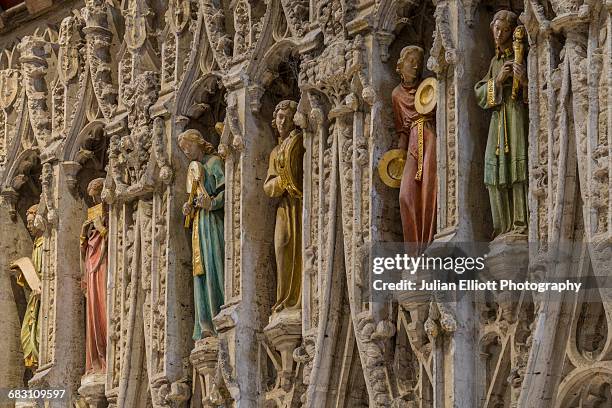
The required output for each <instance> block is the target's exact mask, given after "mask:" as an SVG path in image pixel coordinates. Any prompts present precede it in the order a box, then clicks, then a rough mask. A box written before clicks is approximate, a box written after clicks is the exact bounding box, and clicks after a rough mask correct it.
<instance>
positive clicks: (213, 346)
mask: <svg viewBox="0 0 612 408" xmlns="http://www.w3.org/2000/svg"><path fill="white" fill-rule="evenodd" d="M218 359H219V339H218V338H217V337H206V338H204V339H202V340H198V341H197V342H196V344H195V347H194V349H193V351H192V352H191V355H190V357H189V360H190V361H191V364H192V365H193V370H194V373H193V381H194V384H193V390H194V393H193V396H192V401H201V403H202V405H203V406H205V407H208V406H211V407H213V406H216V405H215V404H217V405H218V404H220V403H223V398H222V396H221V393H220V391H219V384H218V378H217V370H218Z"/></svg>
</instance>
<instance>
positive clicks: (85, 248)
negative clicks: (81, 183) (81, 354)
mask: <svg viewBox="0 0 612 408" xmlns="http://www.w3.org/2000/svg"><path fill="white" fill-rule="evenodd" d="M103 187H104V179H103V178H97V179H94V180H92V181H91V182H90V183H89V185H88V186H87V194H88V195H89V196H90V197H91V198H92V199H93V201H94V203H96V204H95V205H94V206H93V207H91V208H89V209H88V210H87V220H86V221H85V222H84V223H83V226H82V228H81V271H82V276H83V277H82V281H81V288H82V289H83V292H84V294H85V297H86V304H87V308H86V333H85V334H86V335H85V372H86V374H92V373H102V372H104V371H105V370H106V331H107V325H106V271H107V265H108V248H107V244H106V243H107V232H108V230H107V228H106V223H107V218H106V211H105V208H104V203H102V199H101V195H102V188H103Z"/></svg>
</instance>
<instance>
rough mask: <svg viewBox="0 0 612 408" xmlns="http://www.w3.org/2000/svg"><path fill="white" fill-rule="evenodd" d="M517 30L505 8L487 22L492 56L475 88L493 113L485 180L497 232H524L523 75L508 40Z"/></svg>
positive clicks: (525, 216) (525, 207)
mask: <svg viewBox="0 0 612 408" xmlns="http://www.w3.org/2000/svg"><path fill="white" fill-rule="evenodd" d="M516 28H517V16H516V14H514V13H512V12H511V11H506V10H502V11H499V12H498V13H497V14H495V16H494V17H493V21H492V22H491V29H492V31H493V38H494V40H495V55H494V56H493V58H492V59H491V64H490V65H489V70H488V72H487V75H486V76H485V77H484V78H483V79H482V80H481V81H480V82H478V83H477V84H476V86H475V91H476V98H477V100H478V105H479V106H480V107H481V108H483V109H487V110H490V111H491V123H490V126H489V136H488V139H487V148H486V152H485V169H484V182H485V185H486V186H487V189H488V190H489V199H490V202H491V212H492V216H493V227H494V234H495V236H498V235H500V234H505V233H514V234H525V233H526V232H527V127H526V126H527V123H528V122H527V92H526V86H527V76H526V68H525V66H524V64H523V63H519V62H517V59H516V57H517V55H515V54H516V53H515V51H514V48H513V44H512V35H513V32H514V31H515V29H516ZM513 82H514V83H515V84H516V85H515V91H514V93H515V96H514V97H513ZM517 85H518V88H516V86H517Z"/></svg>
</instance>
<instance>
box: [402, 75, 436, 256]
mask: <svg viewBox="0 0 612 408" xmlns="http://www.w3.org/2000/svg"><path fill="white" fill-rule="evenodd" d="M416 90H417V87H409V86H405V85H403V84H400V85H398V86H396V87H395V89H394V90H393V93H392V94H391V100H392V101H393V112H394V113H395V130H396V132H397V134H398V137H399V139H400V148H406V147H407V150H408V152H407V155H406V164H405V166H404V172H403V174H402V181H401V184H400V194H399V202H400V215H401V219H402V228H403V231H404V242H410V243H417V244H418V246H419V248H422V247H423V246H426V245H427V244H429V243H430V242H431V241H433V238H434V234H435V233H436V211H437V208H436V200H437V198H436V194H437V193H436V190H437V183H438V182H437V175H436V172H437V169H436V131H435V124H434V118H433V113H432V114H429V115H426V116H424V115H421V114H420V113H418V112H417V111H416V108H415V106H414V100H415V94H416ZM419 123H421V126H422V131H423V139H422V140H423V146H422V152H423V155H422V173H421V177H420V180H417V171H418V162H419Z"/></svg>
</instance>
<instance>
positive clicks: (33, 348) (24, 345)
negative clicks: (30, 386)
mask: <svg viewBox="0 0 612 408" xmlns="http://www.w3.org/2000/svg"><path fill="white" fill-rule="evenodd" d="M43 243H44V238H43V237H38V238H36V239H35V240H34V248H33V249H32V264H33V265H34V270H35V271H36V274H37V275H38V277H39V278H40V273H41V270H42V249H43V248H42V247H43ZM17 283H18V284H19V285H20V286H23V287H24V288H25V289H26V290H28V291H30V293H29V297H28V305H27V307H26V312H25V315H24V317H23V323H22V324H21V349H22V351H23V359H24V363H25V366H26V367H27V368H32V369H33V368H36V367H37V366H38V346H39V344H40V333H39V329H38V313H39V311H40V295H38V294H36V293H34V292H32V291H31V289H30V287H29V285H28V282H27V281H26V279H25V276H24V275H23V273H20V274H19V275H18V276H17Z"/></svg>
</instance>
